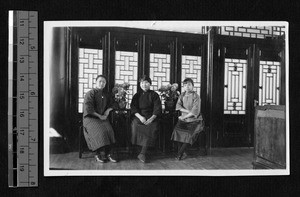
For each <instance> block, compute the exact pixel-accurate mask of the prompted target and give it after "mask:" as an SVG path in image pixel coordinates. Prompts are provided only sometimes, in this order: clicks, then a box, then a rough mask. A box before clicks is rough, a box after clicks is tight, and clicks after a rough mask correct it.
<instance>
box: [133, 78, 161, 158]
mask: <svg viewBox="0 0 300 197" xmlns="http://www.w3.org/2000/svg"><path fill="white" fill-rule="evenodd" d="M139 82H140V87H141V89H142V91H140V92H138V93H136V94H135V95H134V96H133V98H132V102H131V105H130V107H131V114H133V115H134V119H133V121H132V124H131V127H132V136H131V142H132V144H134V145H139V146H142V150H141V152H140V154H139V155H138V159H139V160H140V161H142V162H146V152H147V148H148V147H150V146H154V145H155V141H156V137H157V130H158V121H157V117H158V116H159V115H160V114H161V101H160V98H159V95H158V94H157V93H156V92H154V91H153V90H150V85H151V79H150V78H149V77H148V76H145V75H144V76H142V77H141V79H140V81H139Z"/></svg>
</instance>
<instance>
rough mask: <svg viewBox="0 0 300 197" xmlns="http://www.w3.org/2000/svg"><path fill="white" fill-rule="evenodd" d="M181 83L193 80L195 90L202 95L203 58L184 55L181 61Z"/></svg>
mask: <svg viewBox="0 0 300 197" xmlns="http://www.w3.org/2000/svg"><path fill="white" fill-rule="evenodd" d="M181 65H182V69H181V81H183V80H184V79H185V78H187V77H189V78H192V79H193V81H194V90H195V91H196V92H197V93H198V95H200V87H201V56H191V55H183V56H182V60H181Z"/></svg>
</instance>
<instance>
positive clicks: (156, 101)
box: [152, 92, 162, 116]
mask: <svg viewBox="0 0 300 197" xmlns="http://www.w3.org/2000/svg"><path fill="white" fill-rule="evenodd" d="M152 99H153V115H156V116H159V115H160V114H161V111H162V108H161V101H160V98H159V95H158V94H157V93H156V92H153V98H152Z"/></svg>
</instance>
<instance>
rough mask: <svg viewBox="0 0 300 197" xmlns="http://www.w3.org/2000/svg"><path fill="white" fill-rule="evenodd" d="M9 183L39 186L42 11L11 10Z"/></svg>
mask: <svg viewBox="0 0 300 197" xmlns="http://www.w3.org/2000/svg"><path fill="white" fill-rule="evenodd" d="M8 54H9V57H8V67H9V68H8V75H9V77H8V80H9V82H8V185H9V187H36V186H38V14H37V12H36V11H9V53H8Z"/></svg>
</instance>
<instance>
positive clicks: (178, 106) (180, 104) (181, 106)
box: [175, 93, 184, 111]
mask: <svg viewBox="0 0 300 197" xmlns="http://www.w3.org/2000/svg"><path fill="white" fill-rule="evenodd" d="M182 97H183V93H182V94H180V96H179V97H178V100H177V103H176V109H175V110H176V111H177V110H181V109H182V108H184V107H183V103H182Z"/></svg>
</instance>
